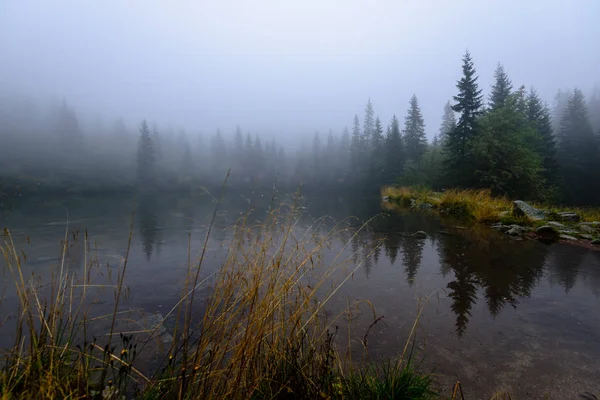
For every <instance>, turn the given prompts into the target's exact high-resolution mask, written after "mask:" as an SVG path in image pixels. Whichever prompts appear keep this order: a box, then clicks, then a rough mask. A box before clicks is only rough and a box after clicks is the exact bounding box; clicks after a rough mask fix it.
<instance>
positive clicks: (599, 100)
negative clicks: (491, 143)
mask: <svg viewBox="0 0 600 400" xmlns="http://www.w3.org/2000/svg"><path fill="white" fill-rule="evenodd" d="M588 105H589V107H588V108H589V112H590V123H591V124H592V129H593V130H594V132H596V135H598V136H599V137H600V85H595V86H594V88H593V89H592V95H591V96H590V101H589V102H588Z"/></svg>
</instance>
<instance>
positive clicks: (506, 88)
mask: <svg viewBox="0 0 600 400" xmlns="http://www.w3.org/2000/svg"><path fill="white" fill-rule="evenodd" d="M494 78H496V82H495V83H494V84H493V85H492V93H491V94H490V103H489V105H490V109H492V110H494V109H496V108H499V107H503V106H504V104H505V103H506V99H507V98H508V96H510V94H511V93H512V83H511V81H510V79H508V75H506V72H505V71H504V67H503V66H502V64H500V63H498V66H497V67H496V71H495V72H494Z"/></svg>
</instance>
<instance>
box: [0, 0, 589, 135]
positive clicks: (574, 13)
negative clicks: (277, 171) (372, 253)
mask: <svg viewBox="0 0 600 400" xmlns="http://www.w3.org/2000/svg"><path fill="white" fill-rule="evenodd" d="M599 21H600V0H562V1H559V0H503V1H495V0H453V1H450V0H448V1H446V0H379V1H375V0H373V1H357V0H344V1H341V0H340V1H331V0H330V1H328V0H297V1H289V0H279V1H261V0H247V1H242V0H214V1H212V0H211V1H209V0H196V1H191V0H190V1H183V0H171V1H167V0H161V1H152V0H137V1H135V0H127V1H125V0H97V1H96V0H88V1H84V0H79V1H62V0H52V1H49V0H40V1H30V0H0V57H1V58H0V89H3V90H10V91H18V92H21V93H28V94H31V95H35V96H40V97H42V98H50V97H54V98H62V97H63V96H64V97H65V98H66V99H67V101H68V102H69V104H71V105H72V106H73V107H74V108H75V109H77V110H78V111H80V112H83V111H86V112H92V113H94V115H95V114H102V115H104V117H105V119H112V118H114V117H116V116H117V115H123V116H124V117H125V118H126V119H128V120H129V121H139V120H140V119H142V118H147V119H149V120H155V121H157V122H159V123H166V122H170V123H172V124H173V125H175V126H184V127H186V128H187V130H188V132H197V131H199V130H202V131H204V132H206V133H212V132H214V130H215V129H216V128H217V127H221V128H222V129H224V130H226V131H229V130H231V129H233V127H234V126H235V125H236V124H237V123H239V124H241V125H242V128H244V129H245V130H250V131H252V132H261V134H265V135H271V134H277V133H281V134H293V133H297V132H307V133H309V134H310V135H312V134H313V133H314V131H315V130H319V131H321V132H326V131H327V130H328V129H329V128H330V127H331V128H333V129H334V131H336V132H337V131H339V130H341V129H342V128H343V127H344V125H347V126H348V127H350V126H351V124H352V118H353V115H354V114H355V113H358V114H359V116H361V120H362V113H363V109H364V105H365V103H366V101H367V99H368V98H371V99H372V101H373V104H374V107H375V112H376V114H377V115H379V116H381V118H382V120H383V121H384V123H385V124H386V125H387V123H388V121H389V119H390V117H391V115H392V114H393V113H396V114H397V115H398V116H399V117H401V118H403V117H404V114H405V112H406V109H407V107H408V101H409V98H410V96H411V95H412V94H413V93H416V94H417V96H418V97H419V100H420V103H421V107H422V111H423V114H424V116H425V122H426V125H427V126H426V129H427V132H428V136H430V137H431V136H433V134H434V133H436V132H437V130H438V127H439V122H440V118H441V112H442V109H443V105H444V103H445V102H446V101H447V100H449V99H450V98H451V96H452V95H453V94H454V93H455V92H456V89H455V84H456V80H457V79H458V78H460V75H461V57H462V55H463V53H464V52H465V49H467V48H468V49H469V50H470V51H471V53H472V55H473V57H474V60H475V65H476V68H477V72H478V74H479V76H480V84H481V85H482V87H483V88H484V90H485V92H486V94H487V92H489V85H490V84H491V81H492V78H493V71H494V68H495V66H496V64H497V63H498V62H502V63H503V64H504V66H505V68H506V71H507V72H508V74H509V76H510V78H511V79H512V80H513V82H514V83H515V84H519V85H520V84H525V85H527V86H530V85H534V86H535V87H537V89H538V90H539V92H540V93H541V95H542V96H543V97H544V98H546V99H547V100H551V99H552V97H553V95H554V93H555V92H556V90H557V89H558V88H560V87H562V88H564V87H575V86H578V87H581V88H582V89H584V91H587V90H588V89H589V88H590V87H591V86H592V85H593V84H594V83H598V82H600V23H599Z"/></svg>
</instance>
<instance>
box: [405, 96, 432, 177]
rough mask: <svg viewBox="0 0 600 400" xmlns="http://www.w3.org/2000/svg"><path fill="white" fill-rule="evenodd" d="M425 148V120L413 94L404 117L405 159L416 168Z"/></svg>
mask: <svg viewBox="0 0 600 400" xmlns="http://www.w3.org/2000/svg"><path fill="white" fill-rule="evenodd" d="M426 149H427V138H426V136H425V122H424V121H423V115H422V114H421V109H420V108H419V100H418V99H417V96H416V95H414V94H413V96H412V97H411V98H410V107H409V109H408V111H407V115H406V118H405V119H404V150H405V152H406V158H407V161H409V162H411V163H412V164H413V165H414V166H415V167H416V168H418V167H419V165H420V164H421V159H422V158H423V154H424V153H425V150H426Z"/></svg>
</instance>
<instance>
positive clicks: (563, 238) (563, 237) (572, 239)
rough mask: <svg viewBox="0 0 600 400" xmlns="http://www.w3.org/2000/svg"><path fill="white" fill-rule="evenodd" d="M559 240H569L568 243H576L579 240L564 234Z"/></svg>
mask: <svg viewBox="0 0 600 400" xmlns="http://www.w3.org/2000/svg"><path fill="white" fill-rule="evenodd" d="M559 238H560V239H561V240H568V241H576V240H577V238H576V237H573V236H571V235H565V234H564V233H563V234H561V235H560V236H559Z"/></svg>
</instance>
